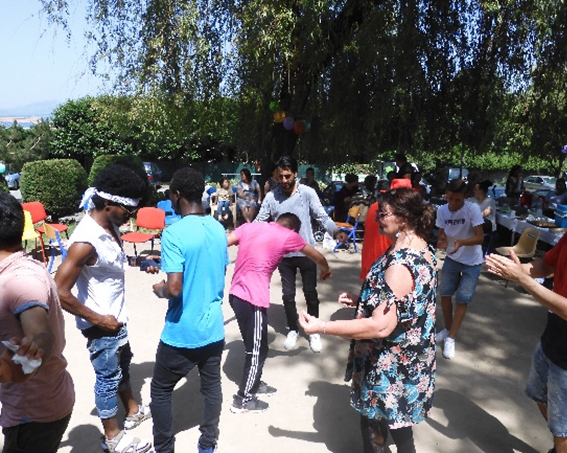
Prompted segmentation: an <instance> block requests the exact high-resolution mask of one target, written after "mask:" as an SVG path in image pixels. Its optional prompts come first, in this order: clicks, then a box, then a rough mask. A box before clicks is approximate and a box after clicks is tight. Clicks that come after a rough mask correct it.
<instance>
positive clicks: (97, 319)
mask: <svg viewBox="0 0 567 453" xmlns="http://www.w3.org/2000/svg"><path fill="white" fill-rule="evenodd" d="M97 259H98V255H97V253H96V250H95V248H94V247H93V246H92V245H91V244H87V243H79V242H76V243H74V244H73V245H72V246H71V248H70V249H69V251H68V252H67V258H66V259H65V260H64V261H63V263H61V266H59V269H58V271H57V274H56V275H55V283H57V287H58V288H59V298H60V299H61V306H62V307H63V309H64V310H66V311H68V312H69V313H71V314H73V315H75V316H79V317H81V318H83V319H86V320H87V321H89V322H90V323H92V324H94V325H95V326H97V327H100V328H101V329H103V330H107V331H109V332H117V331H118V330H120V329H121V328H122V323H121V322H118V320H117V319H116V318H115V317H114V316H112V315H101V314H98V313H96V312H94V311H93V310H91V309H90V308H87V307H85V305H83V304H82V303H81V302H80V301H79V299H77V298H76V297H75V296H74V295H73V293H72V292H71V290H72V289H73V286H75V283H76V282H77V279H78V278H79V275H80V273H81V271H82V270H83V267H85V266H89V265H93V264H95V263H96V260H97Z"/></svg>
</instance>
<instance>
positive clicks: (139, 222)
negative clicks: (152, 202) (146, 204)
mask: <svg viewBox="0 0 567 453" xmlns="http://www.w3.org/2000/svg"><path fill="white" fill-rule="evenodd" d="M139 228H145V229H146V230H156V232H155V233H141V232H139V231H133V232H131V233H126V234H123V235H122V240H123V241H124V242H130V243H131V244H134V254H135V255H136V257H137V256H138V251H137V250H136V244H143V243H144V242H148V241H152V251H153V250H154V239H155V238H156V237H157V236H159V235H160V233H161V232H162V230H163V229H164V228H165V211H163V210H161V209H159V208H141V209H140V210H139V211H138V215H137V216H136V229H139Z"/></svg>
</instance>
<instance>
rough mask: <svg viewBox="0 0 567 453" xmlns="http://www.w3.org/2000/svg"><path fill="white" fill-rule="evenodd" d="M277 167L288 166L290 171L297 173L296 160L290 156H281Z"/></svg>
mask: <svg viewBox="0 0 567 453" xmlns="http://www.w3.org/2000/svg"><path fill="white" fill-rule="evenodd" d="M277 165H278V168H288V169H289V170H291V172H292V173H297V161H296V160H295V159H294V158H293V157H291V156H282V157H280V159H279V160H278V164H277Z"/></svg>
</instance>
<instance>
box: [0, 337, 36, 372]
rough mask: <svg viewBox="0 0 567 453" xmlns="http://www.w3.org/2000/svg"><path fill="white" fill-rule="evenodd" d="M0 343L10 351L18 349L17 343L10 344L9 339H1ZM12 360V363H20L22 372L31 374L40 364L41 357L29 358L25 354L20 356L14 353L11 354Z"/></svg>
mask: <svg viewBox="0 0 567 453" xmlns="http://www.w3.org/2000/svg"><path fill="white" fill-rule="evenodd" d="M2 344H3V345H4V346H6V348H8V349H9V350H10V351H12V352H17V351H18V349H20V346H19V345H17V344H12V343H10V342H9V341H2ZM12 360H13V361H14V363H17V364H18V365H22V371H23V372H24V374H32V373H33V372H34V371H35V370H36V369H37V368H38V367H39V366H40V365H41V359H37V360H35V359H32V360H30V359H28V358H27V357H26V356H25V355H24V356H21V355H18V354H14V355H13V356H12Z"/></svg>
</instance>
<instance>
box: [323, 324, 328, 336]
mask: <svg viewBox="0 0 567 453" xmlns="http://www.w3.org/2000/svg"><path fill="white" fill-rule="evenodd" d="M326 334H327V321H323V335H326Z"/></svg>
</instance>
